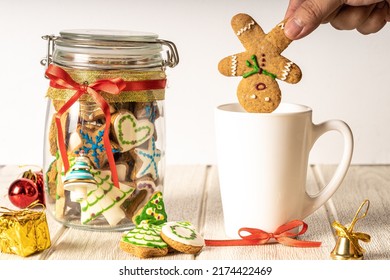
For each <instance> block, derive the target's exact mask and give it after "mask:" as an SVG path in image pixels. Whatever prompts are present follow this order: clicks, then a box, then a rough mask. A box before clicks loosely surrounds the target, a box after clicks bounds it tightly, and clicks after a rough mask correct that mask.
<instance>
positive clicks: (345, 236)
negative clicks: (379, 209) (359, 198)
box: [330, 199, 371, 260]
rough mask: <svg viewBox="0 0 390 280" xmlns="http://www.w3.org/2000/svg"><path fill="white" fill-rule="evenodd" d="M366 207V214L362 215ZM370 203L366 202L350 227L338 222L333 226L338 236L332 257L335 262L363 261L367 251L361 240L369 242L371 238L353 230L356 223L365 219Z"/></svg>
mask: <svg viewBox="0 0 390 280" xmlns="http://www.w3.org/2000/svg"><path fill="white" fill-rule="evenodd" d="M364 206H366V208H365V211H364V213H363V214H362V215H361V216H359V215H360V212H361V211H362V209H363V207H364ZM369 206H370V201H369V200H368V199H366V200H364V201H363V203H362V204H361V205H360V207H359V209H358V210H357V212H356V214H355V216H354V218H353V220H352V222H351V224H350V225H346V226H343V225H342V224H340V223H339V222H338V221H334V222H333V224H332V226H333V228H334V229H335V230H336V235H337V236H338V239H337V242H336V245H335V247H334V249H333V250H332V252H331V253H330V256H331V258H332V259H334V260H362V259H363V253H364V252H365V250H364V249H363V248H362V247H361V246H360V245H359V240H361V241H364V242H369V241H370V239H371V237H370V235H368V234H367V233H363V232H354V231H353V228H354V226H355V224H356V222H357V221H358V220H360V219H363V218H364V217H365V216H366V215H367V212H368V208H369Z"/></svg>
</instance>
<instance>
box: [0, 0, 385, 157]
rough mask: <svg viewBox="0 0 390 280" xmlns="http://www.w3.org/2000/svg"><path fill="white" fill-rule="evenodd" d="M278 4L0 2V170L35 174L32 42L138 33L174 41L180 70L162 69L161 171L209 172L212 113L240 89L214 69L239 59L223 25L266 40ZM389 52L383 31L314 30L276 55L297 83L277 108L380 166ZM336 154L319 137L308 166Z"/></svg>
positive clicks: (40, 113) (37, 136) (38, 151)
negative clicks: (293, 111)
mask: <svg viewBox="0 0 390 280" xmlns="http://www.w3.org/2000/svg"><path fill="white" fill-rule="evenodd" d="M287 4H288V1H287V0H278V1H269V0H268V1H265V0H245V1H244V0H223V1H222V0H214V1H210V0H202V1H195V0H191V1H185V0H165V1H161V0H154V1H153V0H142V1H140V0H137V1H130V0H110V1H107V0H104V1H103V0H83V1H80V0H67V1H63V0H62V1H55V0H50V1H46V0H36V1H29V0H12V1H11V0H9V1H7V0H1V3H0V38H1V42H0V50H1V51H0V61H1V68H0V69H1V70H0V71H1V75H0V83H1V88H0V90H1V102H0V106H1V107H0V164H38V165H41V162H42V150H43V144H42V143H43V131H44V121H45V111H46V99H45V92H46V89H47V86H48V81H47V80H46V79H45V78H44V76H43V72H44V69H43V67H42V66H41V65H40V64H39V62H40V60H41V58H42V57H43V56H44V54H45V51H46V42H45V41H43V40H42V39H41V36H42V35H46V34H56V35H57V34H58V33H59V31H61V30H63V29H73V28H82V29H84V28H98V29H125V30H136V31H148V32H154V33H157V34H159V36H160V38H163V39H167V40H170V41H173V42H175V44H176V45H177V48H178V50H179V54H180V64H179V65H178V66H177V67H176V68H174V69H168V70H167V74H168V79H169V88H168V91H167V95H166V102H165V106H166V124H167V131H166V133H167V158H166V159H167V163H168V164H203V163H207V164H209V163H211V164H212V163H215V162H216V153H215V150H216V149H215V145H216V144H215V142H214V141H215V140H214V108H215V107H216V106H217V105H218V104H221V103H228V102H235V101H236V96H235V91H236V86H237V84H238V82H239V80H240V78H237V77H236V78H233V77H224V76H222V75H221V74H219V72H218V70H217V65H218V62H219V60H220V59H222V58H223V57H225V56H228V55H231V54H234V53H237V52H241V51H243V50H244V49H243V47H242V46H241V44H240V43H239V40H238V39H237V38H236V36H235V35H234V33H233V31H232V29H231V27H230V19H231V17H232V16H233V15H235V14H237V13H240V12H245V13H248V14H250V15H251V16H252V17H253V18H255V20H256V21H257V22H258V23H259V24H260V25H261V26H262V27H263V29H264V30H265V31H266V32H268V31H269V30H270V29H272V28H273V27H274V26H275V25H276V24H277V23H278V22H279V21H280V20H282V19H283V17H284V13H285V10H286V8H287ZM389 50H390V27H389V26H386V27H385V28H384V29H383V30H382V31H381V32H379V33H377V34H373V35H368V36H363V35H360V34H358V33H357V32H356V31H336V30H334V29H333V28H332V27H331V26H329V25H323V26H321V27H320V28H319V29H317V30H316V31H315V32H314V33H313V34H312V35H311V36H309V37H307V38H305V39H302V40H299V41H296V42H293V43H292V44H291V45H290V47H289V48H288V49H287V50H285V51H284V53H283V55H284V56H286V57H287V58H289V59H290V60H292V61H294V62H295V63H297V64H298V65H299V66H300V68H301V69H302V72H303V78H302V80H301V82H300V83H299V84H296V85H290V84H285V83H283V82H280V83H279V84H280V86H281V89H282V92H283V101H286V102H296V103H302V104H306V105H308V106H310V107H312V108H313V110H314V113H313V120H314V122H315V123H318V122H321V121H324V120H327V119H342V120H344V121H345V122H347V123H348V124H349V125H350V127H351V129H352V131H353V133H354V136H355V152H354V156H353V163H356V164H362V163H364V164H372V163H375V164H381V163H390V129H389V121H390V108H389V106H390V87H389V77H390V67H389V64H390V51H389ZM238 145H239V143H238ZM232 148H234V147H232ZM341 149H342V143H341V140H340V139H339V137H338V135H337V134H336V133H335V134H334V135H333V134H332V133H329V135H328V136H324V137H323V138H322V139H321V140H319V142H318V143H317V145H316V146H315V147H314V149H313V152H312V155H311V158H310V161H311V162H312V163H335V162H337V161H338V160H339V158H340V153H341Z"/></svg>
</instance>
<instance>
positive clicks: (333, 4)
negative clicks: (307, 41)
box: [284, 0, 344, 40]
mask: <svg viewBox="0 0 390 280" xmlns="http://www.w3.org/2000/svg"><path fill="white" fill-rule="evenodd" d="M343 2H344V1H342V0H329V1H323V0H306V1H304V2H303V3H302V4H301V5H300V6H299V7H298V8H297V9H296V10H295V12H294V13H293V14H292V15H290V17H289V19H288V20H287V22H286V24H285V27H284V33H285V34H286V36H287V37H288V38H289V39H291V40H297V39H301V38H303V37H305V36H307V35H309V34H310V33H311V32H313V31H314V30H315V29H316V28H317V27H318V26H319V25H320V24H321V23H322V22H323V21H324V20H325V19H326V18H327V17H328V16H329V15H330V14H331V13H333V12H334V11H335V10H337V9H338V8H339V7H340V6H341V5H343Z"/></svg>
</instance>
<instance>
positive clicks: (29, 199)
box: [8, 178, 38, 208]
mask: <svg viewBox="0 0 390 280" xmlns="http://www.w3.org/2000/svg"><path fill="white" fill-rule="evenodd" d="M8 198H9V200H10V201H11V202H12V204H13V205H15V206H16V207H19V208H25V207H27V206H29V205H30V204H31V203H33V202H34V201H35V200H37V199H38V190H37V186H36V185H35V183H34V182H33V181H32V180H30V179H26V178H20V179H17V180H15V181H13V182H12V184H11V185H10V187H9V189H8Z"/></svg>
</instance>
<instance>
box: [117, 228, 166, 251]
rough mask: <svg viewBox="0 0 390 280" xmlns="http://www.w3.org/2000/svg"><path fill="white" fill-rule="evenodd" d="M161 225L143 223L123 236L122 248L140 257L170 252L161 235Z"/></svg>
mask: <svg viewBox="0 0 390 280" xmlns="http://www.w3.org/2000/svg"><path fill="white" fill-rule="evenodd" d="M160 230H161V227H154V226H153V225H152V224H148V223H142V224H140V225H137V226H136V227H135V228H134V229H132V230H130V231H129V232H127V233H126V234H125V235H123V236H122V239H121V242H120V243H119V246H120V248H121V249H122V250H123V251H125V252H128V253H131V254H133V255H135V256H137V257H139V258H150V257H161V256H165V255H166V254H168V244H167V243H165V242H164V241H163V240H162V238H161V236H160Z"/></svg>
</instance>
